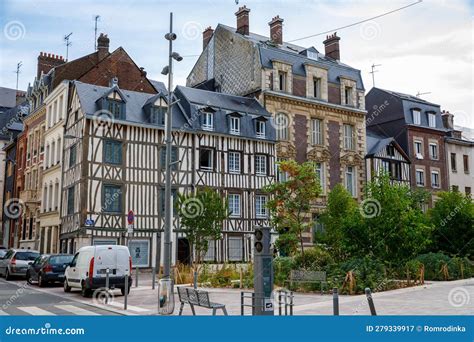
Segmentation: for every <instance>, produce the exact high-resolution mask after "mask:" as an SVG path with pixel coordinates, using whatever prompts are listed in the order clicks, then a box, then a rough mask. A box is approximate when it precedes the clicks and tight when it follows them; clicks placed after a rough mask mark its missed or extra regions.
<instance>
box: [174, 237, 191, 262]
mask: <svg viewBox="0 0 474 342" xmlns="http://www.w3.org/2000/svg"><path fill="white" fill-rule="evenodd" d="M177 259H178V260H177V261H178V262H179V263H180V264H184V265H190V264H191V246H190V244H189V240H188V239H187V238H178V258H177Z"/></svg>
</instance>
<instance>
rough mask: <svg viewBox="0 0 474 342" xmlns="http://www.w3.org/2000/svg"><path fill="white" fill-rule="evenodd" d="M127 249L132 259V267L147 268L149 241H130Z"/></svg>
mask: <svg viewBox="0 0 474 342" xmlns="http://www.w3.org/2000/svg"><path fill="white" fill-rule="evenodd" d="M128 249H129V250H130V256H131V257H132V266H133V267H137V266H138V267H148V266H149V264H148V260H149V253H150V241H149V240H130V241H129V242H128Z"/></svg>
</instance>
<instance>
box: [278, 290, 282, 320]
mask: <svg viewBox="0 0 474 342" xmlns="http://www.w3.org/2000/svg"><path fill="white" fill-rule="evenodd" d="M281 304H282V303H281V290H278V316H281Z"/></svg>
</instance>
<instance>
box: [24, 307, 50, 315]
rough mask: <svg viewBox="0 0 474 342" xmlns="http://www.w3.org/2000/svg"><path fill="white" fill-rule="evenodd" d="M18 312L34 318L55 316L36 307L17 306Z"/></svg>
mask: <svg viewBox="0 0 474 342" xmlns="http://www.w3.org/2000/svg"><path fill="white" fill-rule="evenodd" d="M18 310H21V311H24V312H26V313H29V314H30V315H34V316H56V314H55V313H52V312H49V311H46V310H43V309H40V308H38V307H37V306H19V307H18Z"/></svg>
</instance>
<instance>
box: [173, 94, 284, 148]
mask: <svg viewBox="0 0 474 342" xmlns="http://www.w3.org/2000/svg"><path fill="white" fill-rule="evenodd" d="M174 95H175V96H176V98H177V99H179V100H180V102H179V104H178V106H177V107H178V108H179V109H180V111H181V113H182V115H183V116H184V117H186V118H187V120H188V125H189V126H190V127H191V128H192V129H193V130H194V131H203V130H202V129H201V123H200V120H195V119H193V118H199V117H200V114H201V110H202V109H207V108H209V107H210V108H212V110H213V112H214V130H213V132H215V133H219V134H230V133H229V119H228V115H232V114H238V115H239V116H240V126H241V127H240V135H239V136H240V137H245V138H247V139H256V131H255V127H256V125H255V120H256V119H260V120H264V121H266V126H265V138H264V139H261V138H258V140H270V141H274V140H275V139H276V137H275V128H274V127H273V125H272V122H273V121H272V117H271V114H270V113H269V112H267V110H266V109H265V108H264V107H263V106H262V105H261V104H260V103H259V102H258V101H257V100H256V99H255V98H250V97H243V96H235V95H229V94H224V93H217V92H214V91H207V90H202V89H196V88H188V87H183V86H177V87H176V89H175V91H174Z"/></svg>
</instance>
